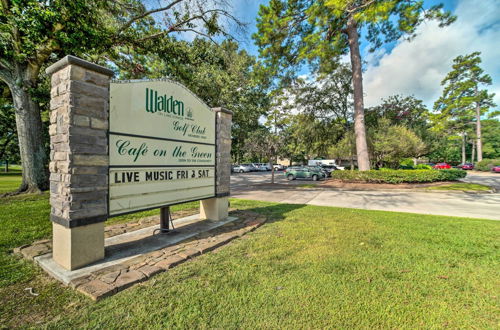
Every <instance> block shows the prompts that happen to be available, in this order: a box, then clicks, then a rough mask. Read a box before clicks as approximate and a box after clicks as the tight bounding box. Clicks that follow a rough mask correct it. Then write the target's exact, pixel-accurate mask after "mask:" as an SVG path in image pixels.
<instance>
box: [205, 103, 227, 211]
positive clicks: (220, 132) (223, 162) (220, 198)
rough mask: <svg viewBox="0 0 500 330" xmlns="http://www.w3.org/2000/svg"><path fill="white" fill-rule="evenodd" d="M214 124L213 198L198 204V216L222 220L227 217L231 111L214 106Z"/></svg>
mask: <svg viewBox="0 0 500 330" xmlns="http://www.w3.org/2000/svg"><path fill="white" fill-rule="evenodd" d="M213 110H214V111H215V112H216V113H215V115H216V125H215V132H216V138H215V148H216V156H215V196H216V197H215V198H210V199H205V200H202V201H201V204H200V218H201V219H209V220H214V221H218V220H222V219H225V218H227V216H228V209H229V193H230V186H229V183H230V179H231V121H232V118H233V112H232V111H229V110H227V109H224V108H214V109H213Z"/></svg>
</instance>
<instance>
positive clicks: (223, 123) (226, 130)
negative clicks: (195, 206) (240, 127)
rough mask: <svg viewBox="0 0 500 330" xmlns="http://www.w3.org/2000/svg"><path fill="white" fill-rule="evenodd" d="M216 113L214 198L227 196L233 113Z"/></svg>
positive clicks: (222, 111)
mask: <svg viewBox="0 0 500 330" xmlns="http://www.w3.org/2000/svg"><path fill="white" fill-rule="evenodd" d="M213 110H214V111H216V126H215V130H216V134H217V137H216V142H215V145H216V150H217V154H216V160H215V166H216V178H215V183H216V188H215V196H216V197H226V196H229V193H230V188H229V183H230V179H231V121H232V118H233V112H232V111H229V110H227V109H224V108H214V109H213Z"/></svg>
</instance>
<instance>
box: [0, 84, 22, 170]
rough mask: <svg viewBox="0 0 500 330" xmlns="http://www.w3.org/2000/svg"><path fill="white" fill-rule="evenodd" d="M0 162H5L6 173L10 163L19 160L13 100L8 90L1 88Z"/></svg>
mask: <svg viewBox="0 0 500 330" xmlns="http://www.w3.org/2000/svg"><path fill="white" fill-rule="evenodd" d="M0 91H2V93H0V161H4V162H5V172H8V171H9V162H15V161H17V160H18V159H19V156H18V154H19V145H18V143H17V134H16V120H15V112H14V107H13V105H12V99H10V93H9V91H8V89H7V86H5V88H1V86H0Z"/></svg>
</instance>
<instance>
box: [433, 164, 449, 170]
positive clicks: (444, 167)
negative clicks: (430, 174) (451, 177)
mask: <svg viewBox="0 0 500 330" xmlns="http://www.w3.org/2000/svg"><path fill="white" fill-rule="evenodd" d="M432 168H433V169H435V170H448V169H450V168H451V166H450V164H447V163H437V164H436V165H434V166H433V167H432Z"/></svg>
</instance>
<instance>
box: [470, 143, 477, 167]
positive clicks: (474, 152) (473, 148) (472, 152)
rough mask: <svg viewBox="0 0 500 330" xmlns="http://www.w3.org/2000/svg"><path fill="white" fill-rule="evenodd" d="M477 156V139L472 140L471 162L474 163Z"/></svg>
mask: <svg viewBox="0 0 500 330" xmlns="http://www.w3.org/2000/svg"><path fill="white" fill-rule="evenodd" d="M475 156H476V141H475V140H472V151H471V153H470V162H471V163H472V164H474V160H475V159H474V157H475Z"/></svg>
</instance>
